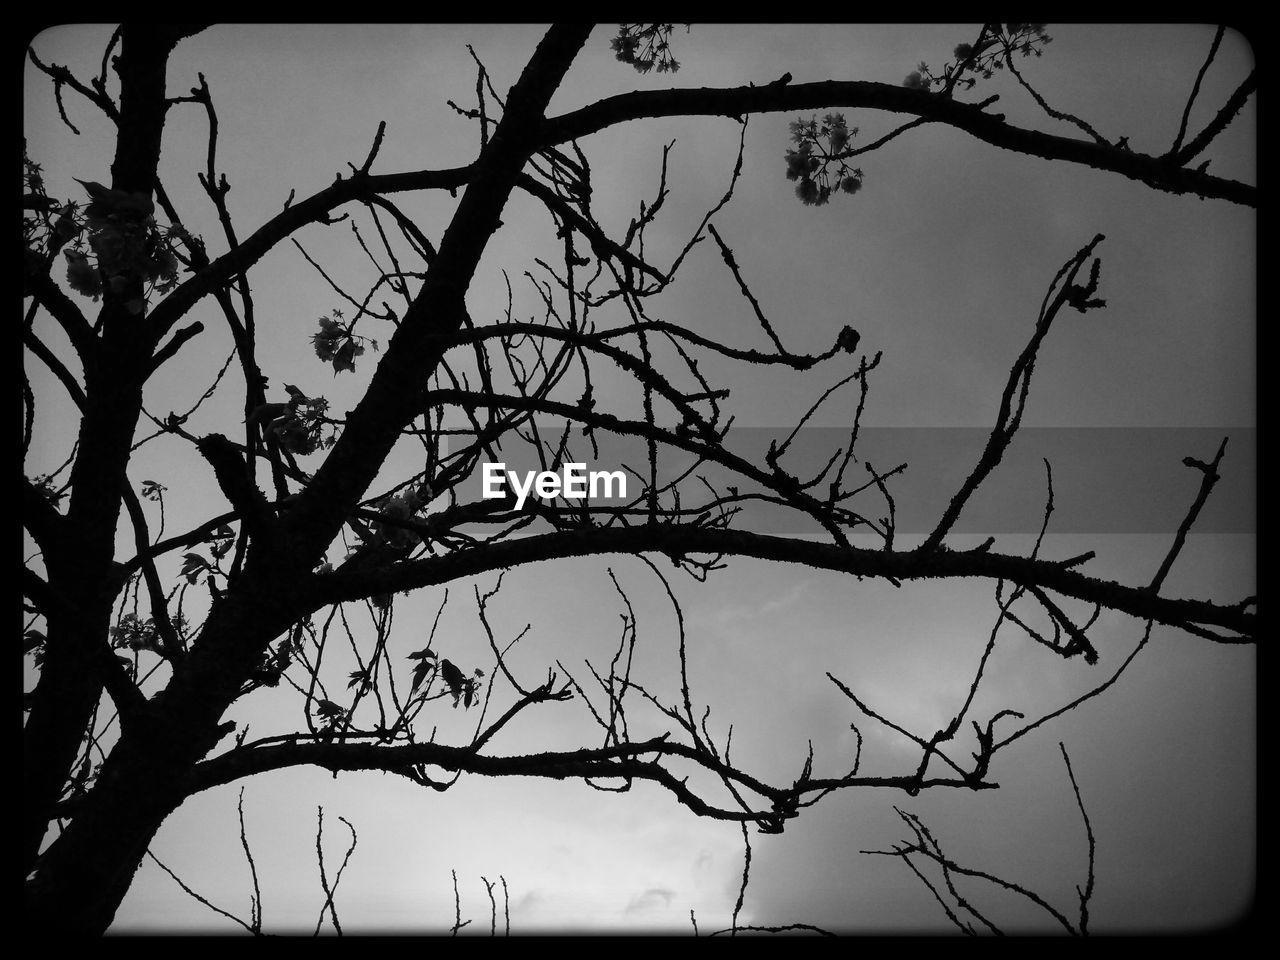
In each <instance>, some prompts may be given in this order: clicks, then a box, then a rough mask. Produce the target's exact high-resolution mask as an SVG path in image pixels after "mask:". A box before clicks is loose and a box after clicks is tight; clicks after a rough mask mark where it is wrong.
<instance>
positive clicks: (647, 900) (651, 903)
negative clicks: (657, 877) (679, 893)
mask: <svg viewBox="0 0 1280 960" xmlns="http://www.w3.org/2000/svg"><path fill="white" fill-rule="evenodd" d="M675 895H676V892H675V891H674V890H668V889H667V888H666V887H650V888H649V889H648V890H646V891H645V892H644V893H642V894H640V895H639V896H635V897H632V898H631V902H630V903H628V904H627V908H626V910H624V911H623V913H625V914H627V915H628V916H630V915H631V914H634V913H647V912H649V911H650V910H656V909H659V908H665V907H669V906H671V901H672V899H673V898H674V897H675Z"/></svg>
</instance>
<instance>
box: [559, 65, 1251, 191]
mask: <svg viewBox="0 0 1280 960" xmlns="http://www.w3.org/2000/svg"><path fill="white" fill-rule="evenodd" d="M1246 87H1248V81H1246V84H1245V85H1244V86H1242V87H1241V90H1240V91H1237V95H1236V96H1233V98H1232V101H1231V102H1230V103H1229V104H1228V106H1232V105H1233V104H1234V105H1235V109H1239V105H1240V104H1242V103H1243V98H1244V97H1245V96H1247V95H1248V93H1250V92H1251V91H1252V87H1249V88H1248V89H1246ZM1237 100H1238V101H1239V102H1238V103H1237V102H1236V101H1237ZM831 107H846V108H863V109H868V110H886V111H889V112H891V113H906V114H913V115H915V116H917V117H921V118H923V119H927V120H931V121H935V122H938V123H945V124H947V125H948V126H951V127H955V128H956V129H958V130H963V131H964V132H965V133H968V134H970V135H971V136H974V137H977V138H978V139H979V140H982V141H985V142H986V143H990V144H992V145H993V146H996V147H1000V148H1002V149H1004V150H1014V151H1017V152H1018V153H1025V154H1028V155H1030V156H1034V157H1043V158H1045V159H1046V160H1065V161H1067V162H1069V163H1079V164H1083V165H1084V166H1088V167H1094V168H1095V169H1098V170H1108V171H1111V172H1112V173H1118V174H1120V175H1121V176H1124V177H1128V178H1129V179H1131V180H1138V181H1140V182H1142V183H1146V184H1148V185H1150V186H1152V187H1155V188H1156V189H1158V190H1163V191H1165V192H1167V193H1192V194H1195V195H1197V196H1200V197H1211V198H1216V199H1223V200H1230V201H1231V202H1232V203H1240V204H1244V205H1246V206H1251V207H1252V206H1257V194H1258V190H1257V187H1253V186H1250V185H1248V184H1244V183H1238V182H1236V181H1234V180H1226V179H1223V178H1221V177H1214V176H1210V175H1208V174H1206V173H1202V172H1197V171H1195V170H1186V169H1183V168H1182V167H1181V166H1179V165H1178V164H1177V163H1171V162H1169V160H1168V159H1166V158H1164V157H1153V156H1149V155H1147V154H1142V153H1134V152H1132V151H1129V150H1126V149H1123V148H1120V147H1111V146H1104V145H1102V144H1099V143H1094V142H1092V141H1089V140H1077V139H1074V138H1071V137H1061V136H1056V135H1053V134H1048V133H1041V132H1040V131H1038V130H1027V129H1023V128H1021V127H1015V126H1013V125H1012V124H1010V123H1007V122H1006V121H1005V119H1004V116H1003V115H1001V114H997V113H988V112H987V111H986V110H983V109H980V108H979V107H977V106H975V105H973V104H968V103H961V102H959V101H956V100H953V99H951V98H950V97H941V96H938V95H937V94H935V93H930V92H928V91H925V90H916V89H911V88H907V87H899V86H893V85H891V84H887V83H872V82H869V81H861V80H842V81H837V80H828V81H824V82H821V83H797V84H789V85H786V86H780V87H774V86H765V87H730V88H725V89H717V88H711V87H703V88H699V89H677V90H645V91H637V92H634V93H624V94H620V95H618V96H615V97H609V98H607V99H605V100H599V101H597V102H595V103H593V104H591V105H589V106H586V107H583V108H581V109H580V110H575V111H573V112H572V113H566V114H563V115H561V116H559V117H553V118H550V119H548V120H547V122H546V123H545V124H544V125H543V130H542V146H544V147H545V146H552V145H554V144H557V143H564V142H566V141H569V140H574V139H581V138H582V137H586V136H588V135H590V134H592V133H596V132H598V131H600V130H604V129H605V128H606V127H611V126H613V125H614V124H618V123H625V122H626V121H628V120H638V119H640V118H642V117H671V116H721V117H740V116H741V115H743V114H746V113H770V112H780V111H792V110H820V109H828V108H831ZM1223 109H1224V111H1225V110H1226V109H1227V108H1226V107H1224V108H1223ZM1232 115H1234V111H1233V112H1232ZM1214 126H1215V125H1214V124H1211V125H1210V127H1214ZM1217 129H1220V126H1219V127H1217ZM1206 133H1209V131H1208V130H1206ZM1215 133H1216V130H1215ZM1202 136H1203V134H1202ZM1199 139H1200V138H1197V140H1199ZM1193 143H1194V142H1193ZM1192 146H1193V144H1188V145H1187V147H1185V148H1184V149H1183V150H1182V151H1181V153H1180V155H1185V154H1186V153H1187V151H1189V150H1190V149H1191V147H1192Z"/></svg>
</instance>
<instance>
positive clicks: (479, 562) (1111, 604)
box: [305, 525, 1257, 643]
mask: <svg viewBox="0 0 1280 960" xmlns="http://www.w3.org/2000/svg"><path fill="white" fill-rule="evenodd" d="M643 552H655V553H665V554H668V555H670V556H682V555H685V554H690V553H698V554H703V553H705V554H724V555H726V556H730V555H732V556H742V557H755V558H757V559H760V560H775V561H779V562H782V563H797V564H802V565H804V566H808V567H813V568H815V569H819V570H832V571H837V572H842V573H851V574H853V575H855V576H859V577H885V578H893V579H896V580H935V579H945V578H968V577H974V578H981V579H985V580H1007V581H1009V582H1010V583H1012V584H1014V585H1016V586H1027V587H1030V586H1036V587H1039V588H1041V589H1045V590H1052V591H1053V592H1055V593H1058V594H1061V595H1062V596H1066V597H1071V598H1073V599H1076V600H1082V601H1086V602H1088V603H1099V604H1102V605H1103V606H1104V607H1107V608H1110V609H1113V610H1117V611H1119V612H1121V613H1126V614H1128V615H1130V616H1132V617H1136V618H1139V619H1143V620H1147V619H1151V620H1155V621H1156V622H1158V623H1162V624H1165V625H1167V626H1172V627H1178V628H1185V627H1187V626H1188V625H1193V626H1194V625H1197V624H1201V625H1208V626H1216V627H1219V628H1223V629H1226V630H1230V631H1233V632H1234V633H1235V634H1236V635H1237V636H1235V637H1233V638H1229V639H1230V640H1231V642H1239V643H1252V642H1256V640H1257V617H1256V615H1255V614H1252V613H1248V612H1246V611H1245V610H1244V609H1243V608H1241V607H1240V606H1239V605H1226V604H1219V603H1213V602H1211V601H1208V600H1189V599H1174V598H1169V597H1160V596H1156V595H1154V594H1152V593H1151V592H1150V591H1149V590H1148V589H1147V588H1146V586H1145V585H1144V586H1141V587H1129V586H1125V585H1124V584H1120V583H1116V582H1114V581H1110V580H1102V579H1098V578H1095V577H1089V576H1086V575H1084V574H1083V573H1080V572H1078V571H1076V570H1074V569H1070V568H1068V567H1066V566H1064V565H1063V564H1062V563H1058V562H1054V561H1052V560H1042V559H1033V558H1029V557H1022V556H1014V555H1009V554H1001V553H992V552H990V551H977V550H970V551H953V550H948V549H946V548H945V547H939V548H938V549H937V550H934V551H931V552H929V553H919V552H917V551H898V550H883V549H875V550H872V549H860V548H857V547H839V546H836V545H834V544H829V543H820V542H817V541H813V540H801V539H796V538H791V537H778V536H771V535H768V534H758V533H748V532H745V531H741V530H718V529H710V528H705V527H689V526H675V525H662V526H657V525H647V526H637V527H626V528H617V527H613V528H596V529H588V530H573V531H562V532H557V533H548V534H540V535H537V536H532V537H526V538H524V539H521V540H513V541H507V542H504V543H486V544H483V545H482V546H479V547H476V548H470V549H465V550H459V551H456V552H454V553H451V554H448V555H445V556H441V557H429V558H426V559H421V560H414V561H408V562H404V563H399V564H397V565H396V566H394V567H393V568H392V569H391V570H390V571H386V572H383V573H381V574H380V575H379V576H377V577H373V576H370V575H368V574H366V573H362V572H361V571H358V570H351V571H345V570H338V571H336V572H333V573H329V574H324V575H316V576H314V577H312V578H311V579H310V581H309V586H308V587H307V588H306V589H307V590H308V595H307V597H306V598H305V602H306V603H308V604H309V605H313V609H318V608H319V607H320V606H323V605H325V604H327V603H333V602H336V601H339V600H358V599H362V598H364V597H368V596H372V595H373V594H375V593H388V592H400V591H403V590H412V589H415V588H417V587H424V586H433V585H437V584H442V583H447V582H449V581H451V580H455V579H457V578H459V577H466V576H471V575H473V574H477V573H487V572H490V571H494V570H503V569H506V568H508V567H512V566H516V565H518V564H524V563H537V562H539V561H542V560H555V559H561V558H564V557H586V556H597V555H600V554H606V553H643Z"/></svg>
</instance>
